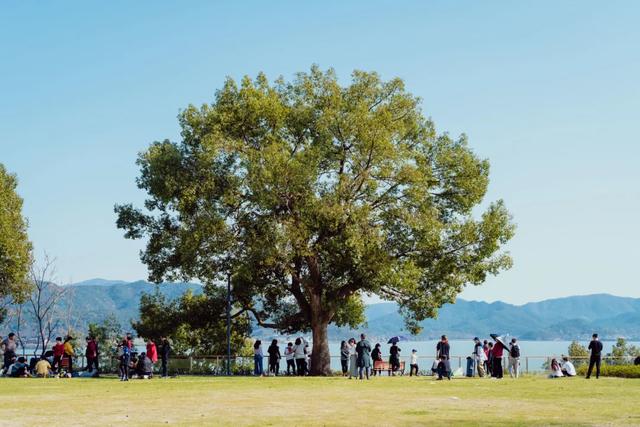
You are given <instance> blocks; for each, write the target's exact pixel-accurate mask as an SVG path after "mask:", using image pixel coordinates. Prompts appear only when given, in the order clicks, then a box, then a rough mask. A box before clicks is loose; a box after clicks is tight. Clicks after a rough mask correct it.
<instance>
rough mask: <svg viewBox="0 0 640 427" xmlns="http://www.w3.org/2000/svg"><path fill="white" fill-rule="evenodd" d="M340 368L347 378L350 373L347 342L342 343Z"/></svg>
mask: <svg viewBox="0 0 640 427" xmlns="http://www.w3.org/2000/svg"><path fill="white" fill-rule="evenodd" d="M340 366H341V367H342V376H343V377H346V376H347V372H348V371H349V345H348V344H347V342H346V341H342V342H341V343H340Z"/></svg>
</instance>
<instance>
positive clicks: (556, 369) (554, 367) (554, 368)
mask: <svg viewBox="0 0 640 427" xmlns="http://www.w3.org/2000/svg"><path fill="white" fill-rule="evenodd" d="M563 376H564V375H563V374H562V368H561V367H560V363H558V360H557V359H555V358H554V359H551V374H550V375H549V378H562V377H563Z"/></svg>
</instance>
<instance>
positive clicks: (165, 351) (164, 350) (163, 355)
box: [160, 337, 171, 378]
mask: <svg viewBox="0 0 640 427" xmlns="http://www.w3.org/2000/svg"><path fill="white" fill-rule="evenodd" d="M169 354H171V345H170V344H169V340H168V339H167V337H162V339H161V345H160V359H161V360H162V378H167V365H168V364H169Z"/></svg>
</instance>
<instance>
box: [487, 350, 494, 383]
mask: <svg viewBox="0 0 640 427" xmlns="http://www.w3.org/2000/svg"><path fill="white" fill-rule="evenodd" d="M487 371H488V372H489V375H490V376H491V378H493V343H492V342H490V343H489V344H487Z"/></svg>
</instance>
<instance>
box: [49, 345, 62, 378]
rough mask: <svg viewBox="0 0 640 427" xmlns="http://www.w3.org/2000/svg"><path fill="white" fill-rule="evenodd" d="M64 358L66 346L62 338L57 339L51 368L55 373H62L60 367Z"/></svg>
mask: <svg viewBox="0 0 640 427" xmlns="http://www.w3.org/2000/svg"><path fill="white" fill-rule="evenodd" d="M63 357H64V344H63V343H62V337H56V343H55V345H54V346H53V365H51V368H52V369H53V372H56V373H57V372H58V371H60V365H61V364H62V358H63Z"/></svg>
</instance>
